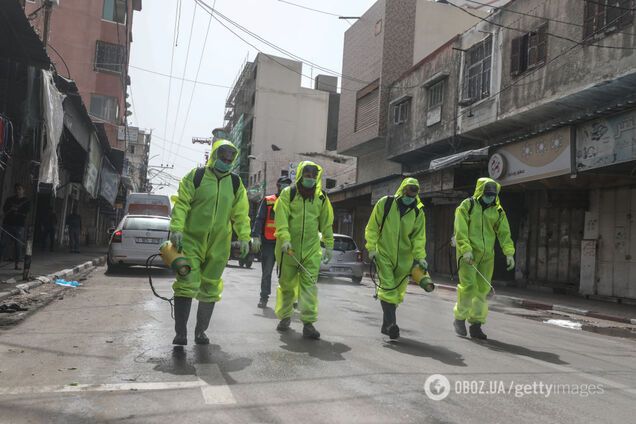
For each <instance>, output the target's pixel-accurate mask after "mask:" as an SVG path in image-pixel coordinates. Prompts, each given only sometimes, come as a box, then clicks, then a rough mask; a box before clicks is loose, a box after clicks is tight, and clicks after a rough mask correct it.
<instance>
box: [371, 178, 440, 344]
mask: <svg viewBox="0 0 636 424" xmlns="http://www.w3.org/2000/svg"><path fill="white" fill-rule="evenodd" d="M419 191H420V184H419V182H418V181H417V180H416V179H415V178H405V179H404V180H403V181H402V184H400V187H399V188H398V189H397V191H396V192H395V196H385V197H383V198H381V199H380V200H378V202H377V203H376V204H375V207H374V208H373V212H372V213H371V217H370V218H369V222H368V223H367V227H366V230H365V238H366V240H367V244H366V248H367V250H368V252H369V258H371V259H372V260H374V261H375V264H376V267H377V270H378V278H379V280H380V287H379V288H378V298H379V299H380V303H381V305H382V311H383V315H384V319H383V322H382V328H381V332H382V334H386V335H388V336H389V337H390V338H391V339H397V338H398V337H400V329H399V327H398V325H397V322H396V313H395V312H396V308H397V305H399V304H400V303H402V301H403V300H404V293H405V292H406V287H407V285H408V279H409V275H410V273H411V269H412V268H413V264H414V262H416V263H417V264H418V265H419V266H420V267H421V268H422V269H423V270H424V271H426V270H427V269H428V264H427V263H426V217H425V216H424V205H423V204H422V201H421V200H420V198H419Z"/></svg>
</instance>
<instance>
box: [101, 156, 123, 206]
mask: <svg viewBox="0 0 636 424" xmlns="http://www.w3.org/2000/svg"><path fill="white" fill-rule="evenodd" d="M99 175H100V184H99V195H100V197H102V198H103V199H104V200H106V201H107V202H108V203H110V205H111V206H115V199H116V198H117V191H118V190H119V174H118V173H117V171H116V170H115V167H114V166H113V165H112V164H111V163H110V161H109V160H108V158H106V157H105V158H104V159H103V160H102V172H100V174H99Z"/></svg>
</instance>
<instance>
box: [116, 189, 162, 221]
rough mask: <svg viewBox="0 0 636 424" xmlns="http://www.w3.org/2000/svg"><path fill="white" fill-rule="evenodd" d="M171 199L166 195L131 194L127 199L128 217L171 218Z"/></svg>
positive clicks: (126, 212) (126, 211)
mask: <svg viewBox="0 0 636 424" xmlns="http://www.w3.org/2000/svg"><path fill="white" fill-rule="evenodd" d="M171 206H172V205H171V203H170V197H169V196H166V195H165V194H150V193H130V194H129V195H128V197H127V198H126V209H125V210H124V212H125V214H126V215H152V216H167V217H169V216H170V211H171V209H172V208H171Z"/></svg>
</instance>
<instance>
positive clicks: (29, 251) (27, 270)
mask: <svg viewBox="0 0 636 424" xmlns="http://www.w3.org/2000/svg"><path fill="white" fill-rule="evenodd" d="M42 7H44V27H43V30H42V44H43V45H44V49H45V50H46V46H47V44H48V40H49V32H50V30H51V9H52V7H53V2H52V1H51V0H44V4H43V5H42ZM39 136H40V146H39V149H37V153H36V152H34V153H35V155H36V157H35V158H34V160H32V161H31V169H30V170H31V183H32V189H31V191H32V194H33V202H32V203H31V223H30V225H29V227H28V228H27V234H26V236H27V237H26V246H25V252H24V267H23V269H22V280H23V281H27V280H29V277H30V274H31V261H32V257H33V237H34V234H35V224H36V220H37V213H38V188H39V185H40V161H41V160H42V151H43V150H44V138H45V137H46V126H45V123H44V121H42V120H41V122H40V134H39ZM16 260H17V258H16Z"/></svg>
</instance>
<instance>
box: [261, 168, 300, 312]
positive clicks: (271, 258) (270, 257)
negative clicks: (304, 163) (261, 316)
mask: <svg viewBox="0 0 636 424" xmlns="http://www.w3.org/2000/svg"><path fill="white" fill-rule="evenodd" d="M290 184H291V179H290V178H289V177H285V176H283V177H280V178H279V179H278V181H276V189H277V191H276V194H272V195H270V196H266V197H265V198H264V199H263V200H262V201H261V204H260V206H259V207H258V213H257V214H256V219H255V220H254V226H253V228H252V249H253V250H254V251H255V252H258V251H259V250H260V251H261V268H262V271H263V275H262V276H261V297H260V301H259V302H258V307H259V308H266V307H267V301H268V300H269V295H270V294H271V293H272V271H273V270H274V263H275V262H276V255H275V253H276V235H275V233H276V223H275V222H274V204H275V203H276V200H277V199H278V197H279V196H280V192H281V191H282V190H283V189H285V188H287V187H289V185H290Z"/></svg>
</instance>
